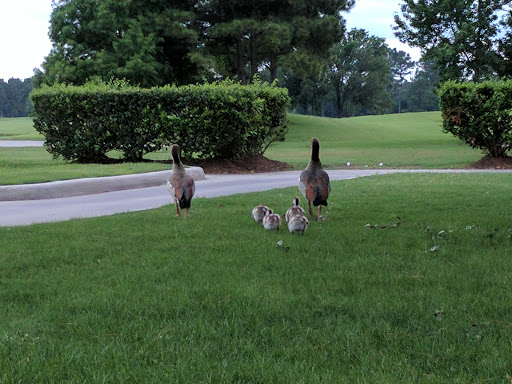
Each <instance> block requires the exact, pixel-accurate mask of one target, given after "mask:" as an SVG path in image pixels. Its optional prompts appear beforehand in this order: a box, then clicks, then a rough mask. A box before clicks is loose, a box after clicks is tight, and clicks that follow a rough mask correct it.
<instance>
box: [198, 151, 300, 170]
mask: <svg viewBox="0 0 512 384" xmlns="http://www.w3.org/2000/svg"><path fill="white" fill-rule="evenodd" d="M189 165H197V166H199V167H201V168H203V170H204V172H205V173H206V174H233V173H234V174H240V173H262V172H277V171H286V170H289V169H291V168H292V166H291V165H289V164H287V163H283V162H281V161H277V160H271V159H268V158H266V157H265V156H263V155H260V156H256V157H251V158H247V159H242V160H225V159H211V160H198V161H195V162H192V163H189Z"/></svg>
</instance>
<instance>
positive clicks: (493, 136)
mask: <svg viewBox="0 0 512 384" xmlns="http://www.w3.org/2000/svg"><path fill="white" fill-rule="evenodd" d="M439 98H440V106H441V110H442V112H443V130H444V131H445V132H450V133H452V134H453V135H455V136H457V137H458V138H459V139H461V140H464V141H465V142H466V143H467V144H469V145H470V146H471V147H472V148H480V149H481V150H482V151H483V152H484V153H486V154H488V155H490V156H492V157H505V156H506V155H507V152H508V151H509V150H510V149H511V148H512V81H510V80H508V81H486V82H483V83H462V84H461V83H457V82H455V81H449V82H446V83H444V84H443V85H442V87H441V88H440V91H439Z"/></svg>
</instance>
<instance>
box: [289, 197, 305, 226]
mask: <svg viewBox="0 0 512 384" xmlns="http://www.w3.org/2000/svg"><path fill="white" fill-rule="evenodd" d="M292 204H293V205H292V206H291V207H290V208H288V209H287V210H286V214H285V215H284V218H285V220H286V222H287V223H288V222H290V219H291V218H292V217H293V216H297V215H298V216H304V215H305V214H306V212H304V208H302V207H301V206H300V205H299V198H298V197H295V198H294V199H293V202H292Z"/></svg>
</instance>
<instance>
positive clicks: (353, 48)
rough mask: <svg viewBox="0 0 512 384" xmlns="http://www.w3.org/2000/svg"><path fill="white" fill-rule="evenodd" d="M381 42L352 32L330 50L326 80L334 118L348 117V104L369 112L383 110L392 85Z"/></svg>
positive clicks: (386, 48) (381, 40) (349, 113)
mask: <svg viewBox="0 0 512 384" xmlns="http://www.w3.org/2000/svg"><path fill="white" fill-rule="evenodd" d="M388 50H389V48H388V46H387V45H386V43H385V42H384V39H382V38H380V37H376V36H370V35H368V33H367V32H366V31H365V30H363V29H353V30H351V31H350V32H348V33H347V34H346V36H345V38H344V39H343V40H342V41H341V42H340V43H339V44H337V45H335V46H334V47H333V48H332V49H331V51H330V52H331V60H330V64H329V73H328V79H329V83H330V85H331V87H332V89H333V92H334V98H335V102H336V111H337V117H343V116H350V115H352V114H353V113H352V112H351V111H350V110H349V108H348V107H349V106H350V105H354V106H356V107H358V108H363V109H366V110H367V111H368V112H369V113H377V112H381V111H383V110H384V109H385V108H387V107H388V106H389V103H390V100H389V96H388V93H387V92H386V89H387V88H388V87H389V86H390V85H391V72H390V68H389V61H388V58H387V54H388Z"/></svg>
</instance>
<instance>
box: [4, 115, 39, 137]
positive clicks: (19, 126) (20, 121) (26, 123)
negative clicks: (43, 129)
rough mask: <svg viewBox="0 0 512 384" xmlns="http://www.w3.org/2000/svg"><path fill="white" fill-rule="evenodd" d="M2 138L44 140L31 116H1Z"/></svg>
mask: <svg viewBox="0 0 512 384" xmlns="http://www.w3.org/2000/svg"><path fill="white" fill-rule="evenodd" d="M0 140H44V137H43V136H42V135H40V134H39V133H38V132H37V131H36V130H35V129H34V127H33V125H32V119H31V118H30V117H20V118H0Z"/></svg>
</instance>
